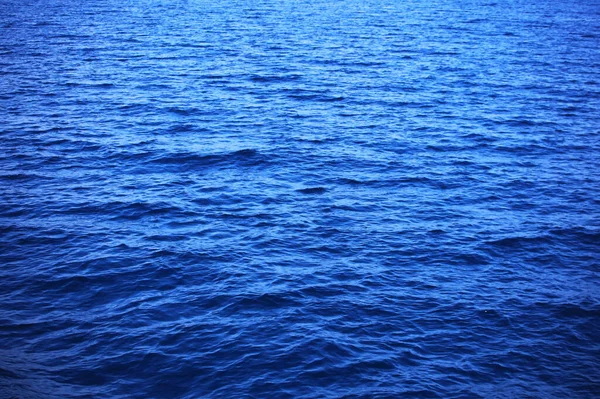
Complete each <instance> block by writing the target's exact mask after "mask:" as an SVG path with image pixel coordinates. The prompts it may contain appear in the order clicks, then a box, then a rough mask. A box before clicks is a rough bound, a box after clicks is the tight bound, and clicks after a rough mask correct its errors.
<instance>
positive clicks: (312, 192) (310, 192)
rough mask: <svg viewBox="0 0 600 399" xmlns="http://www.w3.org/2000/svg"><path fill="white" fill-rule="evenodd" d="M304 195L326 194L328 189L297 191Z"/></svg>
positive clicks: (310, 188) (318, 188) (313, 188)
mask: <svg viewBox="0 0 600 399" xmlns="http://www.w3.org/2000/svg"><path fill="white" fill-rule="evenodd" d="M296 191H297V192H299V193H302V194H324V193H325V192H326V191H327V189H326V188H325V187H308V188H301V189H298V190H296Z"/></svg>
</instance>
